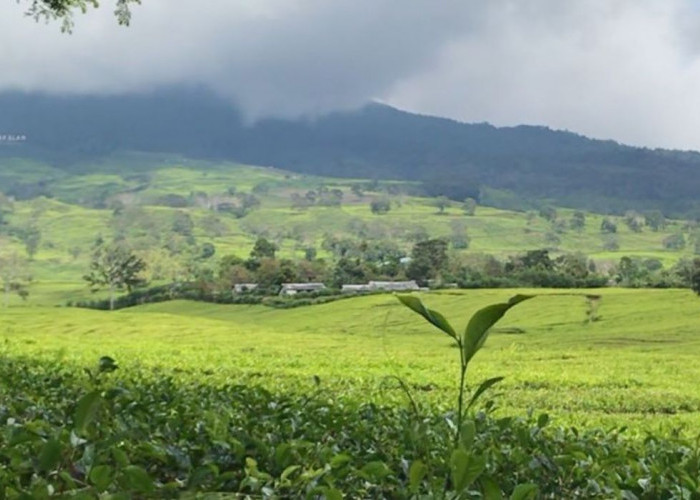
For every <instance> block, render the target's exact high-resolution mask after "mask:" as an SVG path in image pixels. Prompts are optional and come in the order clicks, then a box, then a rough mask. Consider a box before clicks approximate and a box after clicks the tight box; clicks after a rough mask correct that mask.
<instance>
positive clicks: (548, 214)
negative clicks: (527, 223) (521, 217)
mask: <svg viewBox="0 0 700 500" xmlns="http://www.w3.org/2000/svg"><path fill="white" fill-rule="evenodd" d="M539 216H540V217H542V218H543V219H545V220H547V221H549V222H552V221H553V220H554V219H556V218H557V209H556V208H554V207H552V206H549V205H548V206H545V207H542V208H540V211H539Z"/></svg>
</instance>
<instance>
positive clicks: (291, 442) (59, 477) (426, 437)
mask: <svg viewBox="0 0 700 500" xmlns="http://www.w3.org/2000/svg"><path fill="white" fill-rule="evenodd" d="M114 368H115V365H114V363H113V361H112V360H111V359H109V358H103V359H102V360H101V362H100V367H99V368H98V369H93V370H90V371H89V372H81V371H80V370H79V369H77V367H75V366H67V365H65V364H64V363H60V362H47V361H44V362H41V363H38V362H35V361H33V360H30V359H22V358H3V359H1V360H0V381H1V382H0V388H1V389H2V394H3V396H2V400H1V402H0V496H3V497H7V498H22V497H23V498H29V497H31V498H48V497H49V496H50V495H53V497H61V496H65V495H68V494H69V493H70V494H74V493H79V496H78V497H77V498H96V496H97V495H98V494H101V493H104V492H112V493H116V492H120V491H129V492H132V493H137V494H141V495H145V496H159V497H168V496H172V497H175V496H177V495H179V494H182V493H183V492H188V491H189V492H195V491H221V492H239V493H244V494H251V495H254V496H258V495H261V496H264V497H273V496H293V497H307V498H318V497H325V498H341V496H342V495H345V496H347V497H348V498H359V497H392V498H410V497H416V496H419V495H427V496H429V497H432V498H456V497H458V495H457V494H456V493H455V489H456V488H457V487H464V492H463V494H462V497H463V498H472V497H473V498H478V497H479V495H484V497H486V498H503V497H504V496H505V497H508V496H510V498H534V497H535V496H539V497H543V498H573V497H575V496H587V497H588V496H594V495H599V496H603V497H620V496H624V497H626V498H696V495H697V494H698V487H699V484H698V477H700V470H699V468H698V467H699V464H700V450H698V447H697V445H696V444H695V443H691V442H687V441H684V440H682V439H680V438H674V437H667V438H663V439H660V438H657V437H653V436H649V437H648V438H647V439H646V440H628V439H625V438H624V437H623V436H622V433H621V432H620V431H619V430H613V431H610V432H604V431H601V430H591V431H579V430H576V429H574V428H557V427H552V426H550V425H549V418H548V417H547V416H546V415H544V414H542V415H536V416H535V415H532V416H528V417H526V418H510V417H508V418H495V417H493V416H491V414H490V412H489V411H488V409H489V408H490V403H487V405H486V411H481V412H479V413H478V414H475V415H473V419H470V422H472V424H473V426H472V428H473V432H472V433H469V434H468V435H463V436H462V442H463V445H464V446H465V449H467V450H468V453H467V455H466V456H465V457H464V459H462V461H455V460H454V457H452V459H451V458H450V453H449V452H450V450H451V449H452V432H451V429H450V427H449V425H448V422H449V420H450V419H449V418H448V419H446V418H445V417H446V416H447V417H450V418H451V417H452V416H451V415H444V414H440V413H437V412H433V411H430V410H422V409H421V408H420V407H416V408H413V409H405V408H401V407H397V406H379V405H375V404H363V403H361V402H356V401H353V400H346V399H344V398H343V397H342V396H340V397H336V396H335V395H334V394H329V393H328V392H327V391H326V390H324V389H323V387H322V385H319V387H318V390H317V391H316V393H315V394H310V395H308V396H306V397H298V398H290V397H288V396H284V395H280V394H276V393H274V392H270V391H268V390H266V389H264V388H262V387H257V386H242V385H235V384H230V385H219V386H216V385H209V384H206V383H199V382H197V381H196V380H186V379H182V378H178V377H176V374H175V373H174V372H173V373H169V372H168V371H167V370H138V371H129V372H128V373H127V372H124V373H120V371H119V370H117V371H115V372H114V373H109V372H111V371H113V369H114ZM535 417H536V418H535ZM471 457H480V458H479V459H478V460H476V461H473V460H471ZM535 484H536V485H537V487H536V488H535V486H533V485H535ZM694 495H695V496H694ZM73 498H76V497H75V496H74V497H73Z"/></svg>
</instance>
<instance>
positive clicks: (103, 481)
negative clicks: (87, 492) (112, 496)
mask: <svg viewBox="0 0 700 500" xmlns="http://www.w3.org/2000/svg"><path fill="white" fill-rule="evenodd" d="M112 472H113V471H112V468H111V467H110V466H109V465H96V466H95V467H93V468H92V470H91V471H90V481H91V482H92V484H94V485H95V487H96V488H97V489H98V490H99V491H105V490H106V489H107V488H109V485H110V484H112Z"/></svg>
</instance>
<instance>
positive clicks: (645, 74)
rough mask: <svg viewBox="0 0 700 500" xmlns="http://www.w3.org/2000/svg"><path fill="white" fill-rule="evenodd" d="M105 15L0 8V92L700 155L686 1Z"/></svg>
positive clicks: (370, 1)
mask: <svg viewBox="0 0 700 500" xmlns="http://www.w3.org/2000/svg"><path fill="white" fill-rule="evenodd" d="M103 3H104V5H103V7H102V8H101V9H99V10H97V11H93V12H91V13H90V14H88V15H86V16H78V17H77V19H76V28H75V32H74V33H73V34H72V35H63V34H61V33H60V30H59V26H58V25H48V26H46V25H44V24H43V23H41V24H36V23H34V22H33V21H32V20H31V19H28V18H25V17H24V16H23V8H26V3H25V4H24V5H22V4H19V5H17V4H15V2H9V5H7V6H5V7H4V9H5V10H4V13H3V16H2V17H1V18H0V46H2V47H3V50H2V51H0V67H1V68H2V69H3V70H2V71H0V90H9V89H14V90H17V89H20V90H28V91H47V92H57V93H101V94H104V93H122V92H133V91H146V90H152V89H155V88H158V87H160V86H170V85H183V84H184V85H203V86H206V87H209V88H211V89H213V90H215V91H216V92H218V93H219V94H221V95H223V96H226V97H228V98H229V99H230V100H231V101H232V102H234V103H236V104H237V105H238V106H239V107H240V108H241V109H242V110H243V111H244V112H245V113H246V114H247V116H248V117H249V118H251V119H256V118H259V117H262V116H285V117H291V116H297V115H306V114H316V113H322V112H326V111H331V110H336V109H347V108H352V107H356V106H359V105H361V104H363V103H365V102H367V101H368V100H371V99H378V100H382V101H386V102H389V103H391V104H394V105H396V106H398V107H402V108H407V109H411V110H415V111H419V112H422V113H431V114H438V115H443V116H450V117H453V118H456V119H459V120H464V121H478V122H480V121H490V122H493V123H495V124H498V125H515V124H520V123H532V124H544V125H549V126H551V127H554V128H564V129H570V130H573V131H577V132H581V133H585V134H587V135H591V136H594V137H602V138H614V139H616V140H620V141H622V142H627V143H632V144H641V145H648V146H665V147H678V148H694V149H700V136H698V134H697V132H696V131H697V130H699V129H700V93H698V92H697V89H698V88H700V57H699V54H700V35H698V33H700V29H698V28H700V21H699V19H700V12H699V10H698V3H697V1H696V0H664V2H659V1H657V0H615V1H610V0H574V1H571V2H561V1H559V0H492V1H490V2H477V1H476V0H441V1H439V2H436V1H435V0H410V1H399V0H333V1H328V0H255V1H251V0H197V1H192V0H144V1H143V5H141V6H136V7H134V12H133V14H134V16H133V24H132V26H131V27H129V28H121V27H118V26H117V25H116V22H115V20H114V18H113V16H112V14H111V9H110V8H109V5H108V2H103Z"/></svg>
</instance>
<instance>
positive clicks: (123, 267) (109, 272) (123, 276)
mask: <svg viewBox="0 0 700 500" xmlns="http://www.w3.org/2000/svg"><path fill="white" fill-rule="evenodd" d="M145 269H146V263H145V262H144V261H143V260H141V259H140V258H139V257H137V256H136V255H134V254H133V253H132V252H131V251H130V250H128V249H127V248H125V247H124V246H121V245H114V244H112V245H107V244H105V242H104V241H103V240H102V239H98V241H97V242H96V244H95V248H94V250H93V253H92V260H91V261H90V273H89V274H86V275H85V276H84V279H85V281H87V282H88V284H89V285H90V288H91V290H92V291H93V292H96V291H97V290H100V289H102V288H108V289H109V309H110V311H112V310H114V299H115V294H116V292H117V291H120V290H124V289H126V290H127V291H128V292H131V291H132V290H133V289H134V287H136V286H139V285H142V284H144V279H143V277H142V275H141V273H142V272H143V271H144V270H145Z"/></svg>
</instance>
